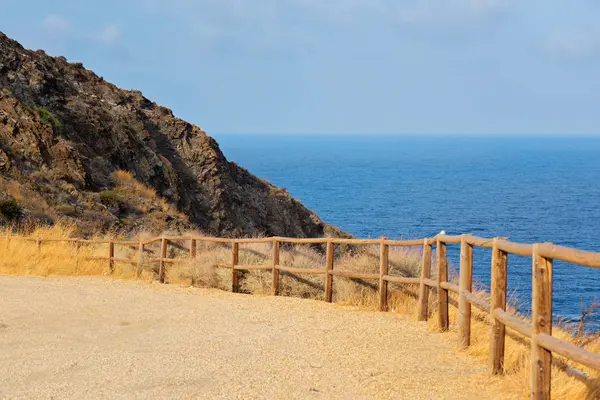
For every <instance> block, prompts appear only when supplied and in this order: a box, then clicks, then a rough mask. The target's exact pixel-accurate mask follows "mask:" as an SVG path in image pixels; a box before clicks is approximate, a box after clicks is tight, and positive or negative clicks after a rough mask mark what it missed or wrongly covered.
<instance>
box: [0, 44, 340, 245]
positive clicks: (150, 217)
mask: <svg viewBox="0 0 600 400" xmlns="http://www.w3.org/2000/svg"><path fill="white" fill-rule="evenodd" d="M120 170H124V171H129V172H130V173H131V175H128V174H124V173H117V171H120ZM144 186H145V187H147V188H149V190H146V189H144ZM136 188H137V189H139V190H134V189H136ZM142 203H143V204H142ZM177 210H178V211H179V212H177ZM0 212H1V213H2V215H3V216H4V223H7V221H9V220H16V219H18V220H20V221H24V220H30V221H34V222H37V221H43V222H51V221H56V220H65V219H66V220H71V221H73V222H74V223H76V224H77V225H78V226H79V227H80V228H81V230H82V231H83V232H84V233H85V232H97V231H106V230H116V231H128V232H129V231H131V232H133V231H138V230H142V229H145V230H150V231H160V230H180V231H181V230H185V229H191V228H200V229H202V230H205V231H207V232H208V233H212V234H216V235H238V236H239V235H256V234H266V235H281V236H297V237H309V236H310V237H315V236H323V235H335V236H337V235H345V234H344V233H342V232H340V231H339V230H337V229H336V228H334V227H331V226H329V225H327V224H325V223H323V222H322V221H321V220H320V219H319V218H318V217H317V216H316V215H315V214H314V213H313V212H311V211H310V210H308V209H307V208H305V207H304V206H303V205H302V204H300V203H299V202H298V201H296V200H294V199H293V198H292V197H291V196H290V195H289V194H288V193H286V192H285V190H279V189H278V188H276V187H275V186H273V185H271V184H269V183H268V182H266V181H263V180H261V179H259V178H257V177H255V176H254V175H252V174H250V173H249V172H248V171H247V170H245V169H243V168H241V167H239V166H238V165H236V164H234V163H231V162H228V161H227V160H226V158H225V157H224V155H223V153H222V152H221V151H220V149H219V146H218V144H217V143H216V141H215V140H214V139H212V138H211V137H209V136H207V135H206V133H205V132H203V131H202V130H201V129H200V128H199V127H197V126H195V125H192V124H189V123H187V122H185V121H183V120H181V119H179V118H176V117H175V116H173V113H172V112H171V110H169V109H167V108H165V107H162V106H159V105H157V104H155V103H154V102H152V101H150V100H148V99H147V98H145V97H144V96H143V95H142V94H141V93H140V92H138V91H128V90H122V89H119V88H118V87H116V86H115V85H112V84H110V83H108V82H106V81H104V79H103V78H102V77H99V76H97V75H96V74H94V73H93V72H91V71H88V70H86V69H85V68H84V67H83V66H82V65H81V64H80V63H69V62H67V60H66V59H65V58H64V57H50V56H48V55H46V54H45V53H44V52H43V51H40V50H38V51H30V50H26V49H24V48H23V47H22V46H21V45H20V44H19V43H17V42H16V41H14V40H11V39H9V38H8V37H7V36H5V35H4V34H2V33H1V32H0ZM0 219H2V218H0Z"/></svg>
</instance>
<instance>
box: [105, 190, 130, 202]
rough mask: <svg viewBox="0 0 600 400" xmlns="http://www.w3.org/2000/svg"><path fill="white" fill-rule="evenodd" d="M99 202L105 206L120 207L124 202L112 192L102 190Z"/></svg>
mask: <svg viewBox="0 0 600 400" xmlns="http://www.w3.org/2000/svg"><path fill="white" fill-rule="evenodd" d="M100 202H101V203H102V204H104V205H105V206H121V205H123V204H124V203H125V200H124V199H123V197H121V195H119V194H118V193H117V192H115V191H114V190H104V191H102V192H100Z"/></svg>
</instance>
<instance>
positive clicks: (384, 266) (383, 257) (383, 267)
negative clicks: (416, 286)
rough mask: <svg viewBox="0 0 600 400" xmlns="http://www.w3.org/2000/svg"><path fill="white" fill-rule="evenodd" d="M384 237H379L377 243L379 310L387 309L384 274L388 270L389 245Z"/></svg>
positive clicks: (386, 286)
mask: <svg viewBox="0 0 600 400" xmlns="http://www.w3.org/2000/svg"><path fill="white" fill-rule="evenodd" d="M385 240H386V238H381V243H380V244H379V311H387V310H388V281H387V280H386V279H384V276H385V275H387V274H388V270H389V250H390V248H389V246H388V245H387V244H385V243H384V242H385Z"/></svg>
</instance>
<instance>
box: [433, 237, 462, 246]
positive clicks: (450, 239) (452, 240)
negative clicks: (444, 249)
mask: <svg viewBox="0 0 600 400" xmlns="http://www.w3.org/2000/svg"><path fill="white" fill-rule="evenodd" d="M437 240H438V241H440V242H442V243H446V244H460V242H461V240H462V236H461V235H458V236H450V235H438V237H437Z"/></svg>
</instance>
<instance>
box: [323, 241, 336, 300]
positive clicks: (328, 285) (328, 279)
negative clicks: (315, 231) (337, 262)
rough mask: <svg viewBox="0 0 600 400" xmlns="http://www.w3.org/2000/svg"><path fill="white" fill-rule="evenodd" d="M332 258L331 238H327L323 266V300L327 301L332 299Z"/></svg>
mask: <svg viewBox="0 0 600 400" xmlns="http://www.w3.org/2000/svg"><path fill="white" fill-rule="evenodd" d="M333 258H334V248H333V240H331V239H329V240H328V241H327V260H326V266H325V272H326V273H325V301H327V302H329V303H331V302H332V301H333Z"/></svg>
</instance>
